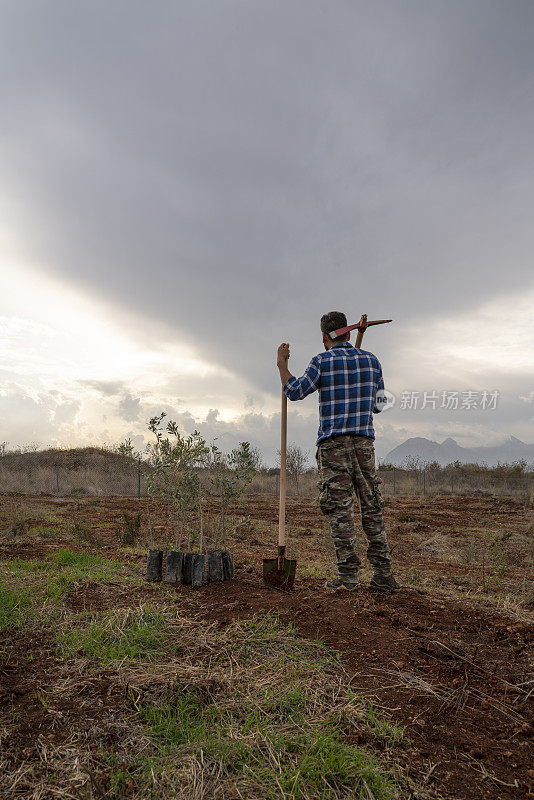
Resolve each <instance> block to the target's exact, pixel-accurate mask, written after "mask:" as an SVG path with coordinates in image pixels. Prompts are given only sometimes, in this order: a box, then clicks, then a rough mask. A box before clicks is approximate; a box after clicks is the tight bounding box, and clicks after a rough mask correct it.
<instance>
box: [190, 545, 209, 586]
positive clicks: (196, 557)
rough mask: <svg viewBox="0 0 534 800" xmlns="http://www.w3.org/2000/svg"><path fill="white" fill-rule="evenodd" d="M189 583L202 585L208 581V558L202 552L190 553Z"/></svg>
mask: <svg viewBox="0 0 534 800" xmlns="http://www.w3.org/2000/svg"><path fill="white" fill-rule="evenodd" d="M192 556H193V558H192V561H191V585H192V586H202V585H203V584H204V583H207V582H208V560H207V558H206V556H205V555H202V553H192Z"/></svg>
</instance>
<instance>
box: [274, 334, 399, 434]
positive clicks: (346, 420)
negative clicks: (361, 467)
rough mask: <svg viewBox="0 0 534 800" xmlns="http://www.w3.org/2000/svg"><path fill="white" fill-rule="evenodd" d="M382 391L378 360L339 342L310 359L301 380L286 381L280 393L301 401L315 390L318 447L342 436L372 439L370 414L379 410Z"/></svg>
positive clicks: (348, 343)
mask: <svg viewBox="0 0 534 800" xmlns="http://www.w3.org/2000/svg"><path fill="white" fill-rule="evenodd" d="M383 388H384V381H383V379H382V367H381V365H380V361H379V360H378V358H377V357H376V356H374V355H373V354H372V353H368V352H367V351H366V350H357V349H356V348H355V347H353V346H352V345H351V344H350V342H340V343H339V344H335V345H334V346H333V347H331V348H330V350H325V352H324V353H319V355H317V356H314V357H313V358H312V360H311V361H310V363H309V365H308V368H307V369H306V372H305V373H304V375H303V376H302V378H289V380H288V381H287V382H286V384H285V386H284V393H285V395H286V397H288V399H289V400H302V399H303V398H304V397H306V396H307V395H309V394H311V393H312V392H315V390H316V389H318V390H319V431H318V436H317V444H320V442H323V441H324V440H325V439H329V438H330V437H331V436H339V435H340V434H343V433H350V434H354V435H356V436H368V437H369V439H374V438H375V432H374V428H373V412H374V413H378V412H379V411H380V409H379V408H377V407H376V405H375V399H376V393H377V391H378V390H379V389H383Z"/></svg>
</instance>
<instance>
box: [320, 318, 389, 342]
mask: <svg viewBox="0 0 534 800" xmlns="http://www.w3.org/2000/svg"><path fill="white" fill-rule="evenodd" d="M385 322H393V320H391V319H373V320H371V321H370V322H367V314H362V318H361V319H360V321H359V322H357V323H356V324H355V325H347V327H346V328H338V329H337V331H330V333H329V334H328V335H329V337H330V338H331V339H337V338H338V336H343V334H345V333H349V331H354V330H356V328H357V329H358V331H359V332H360V333H362V334H363V332H364V331H365V330H366V328H370V327H371V325H383V324H384V323H385Z"/></svg>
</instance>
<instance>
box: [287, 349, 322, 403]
mask: <svg viewBox="0 0 534 800" xmlns="http://www.w3.org/2000/svg"><path fill="white" fill-rule="evenodd" d="M320 379H321V368H320V365H319V362H318V359H317V357H314V358H312V360H311V361H310V363H309V364H308V366H307V368H306V372H305V373H304V375H303V376H302V378H289V380H288V381H286V383H285V384H284V394H285V396H286V397H287V398H288V399H289V400H302V399H303V398H304V397H307V396H308V395H309V394H311V393H312V392H315V391H316V389H318V388H319V383H320Z"/></svg>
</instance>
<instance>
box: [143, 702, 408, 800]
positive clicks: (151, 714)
mask: <svg viewBox="0 0 534 800" xmlns="http://www.w3.org/2000/svg"><path fill="white" fill-rule="evenodd" d="M313 702H314V700H313V697H312V693H310V692H306V689H305V688H304V687H302V686H301V687H298V688H296V689H295V688H293V689H290V690H288V691H287V692H286V691H284V690H282V692H281V693H277V692H276V691H272V692H270V693H268V694H267V696H266V698H265V703H264V704H262V705H259V706H258V704H257V703H256V702H250V703H248V704H247V703H244V704H243V702H241V703H239V704H238V705H237V706H236V707H235V708H234V709H231V710H228V709H226V708H225V705H226V704H225V703H224V702H221V703H220V704H219V701H218V698H213V699H209V698H208V699H207V698H206V697H205V696H202V695H200V696H199V695H198V694H195V693H193V692H191V691H184V692H181V693H179V694H177V695H176V696H175V697H174V698H173V700H172V701H171V702H169V703H166V704H164V705H147V706H144V707H142V708H141V711H140V715H141V719H142V720H143V723H144V725H145V727H146V731H147V733H148V735H149V736H150V738H151V739H152V740H153V741H154V742H156V743H157V745H158V746H159V755H160V757H161V758H163V760H165V759H166V758H168V759H172V758H175V757H176V753H177V751H180V750H182V751H186V752H191V751H193V752H202V753H203V754H204V755H205V756H207V757H208V758H209V759H210V760H212V761H213V762H215V763H217V764H218V765H219V767H220V770H221V772H222V774H223V775H226V776H229V777H232V778H233V779H234V780H237V781H243V782H244V783H245V785H248V786H249V790H250V789H252V793H253V796H254V797H259V796H261V797H264V798H266V799H267V800H271V799H272V800H275V798H276V799H278V798H280V797H288V798H289V797H290V798H291V800H312V799H313V800H315V799H317V800H319V798H320V800H337V799H339V798H345V797H349V796H350V797H359V796H362V797H364V796H365V793H364V789H363V783H362V778H363V779H364V780H365V782H366V783H367V785H368V786H369V788H370V789H371V791H372V792H373V794H374V796H375V797H376V800H386V798H393V797H396V796H397V790H396V782H395V780H394V778H393V776H392V775H391V773H389V772H388V769H386V768H384V767H383V766H382V765H381V764H380V763H379V761H378V759H376V758H374V757H372V756H371V755H370V754H369V753H367V752H365V751H363V750H362V749H360V748H358V747H355V746H354V745H352V744H351V743H350V742H349V741H348V738H347V735H346V734H347V725H346V722H345V721H344V720H343V719H342V718H340V717H339V716H338V715H337V714H327V715H326V716H325V717H324V718H323V719H320V720H317V719H314V718H313V715H312V714H310V710H311V709H310V706H311V704H312V703H313ZM151 769H154V764H153V763H152V764H151ZM359 787H360V788H361V793H360V791H359Z"/></svg>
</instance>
